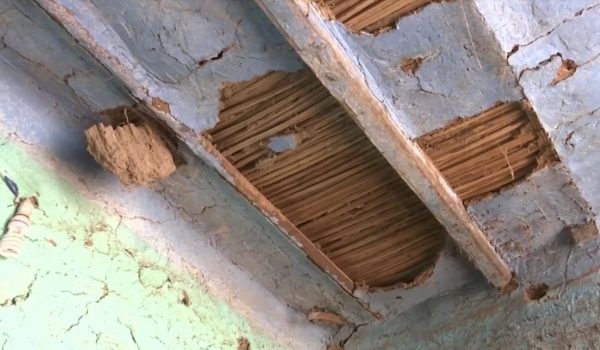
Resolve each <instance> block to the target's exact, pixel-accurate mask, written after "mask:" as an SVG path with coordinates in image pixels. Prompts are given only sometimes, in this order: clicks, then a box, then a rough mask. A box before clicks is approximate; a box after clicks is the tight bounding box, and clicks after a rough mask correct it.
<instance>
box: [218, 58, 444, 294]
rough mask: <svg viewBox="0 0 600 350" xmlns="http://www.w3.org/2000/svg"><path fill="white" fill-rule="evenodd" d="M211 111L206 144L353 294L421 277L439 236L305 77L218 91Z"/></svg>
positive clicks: (276, 76)
mask: <svg viewBox="0 0 600 350" xmlns="http://www.w3.org/2000/svg"><path fill="white" fill-rule="evenodd" d="M221 106H222V109H221V113H220V121H219V122H218V123H217V125H216V126H215V127H214V128H213V129H212V130H209V131H207V132H206V136H207V138H208V139H210V140H211V142H213V144H214V145H215V146H216V148H217V149H218V150H219V151H220V152H221V153H222V154H223V155H225V156H226V157H227V159H228V160H229V161H230V162H231V163H232V164H233V165H234V166H235V167H236V168H237V169H238V170H239V171H240V172H241V173H242V174H243V175H244V176H245V177H246V178H247V179H248V180H249V181H250V182H251V183H252V184H253V185H254V186H255V187H256V188H257V189H258V190H259V191H261V193H262V194H264V196H265V197H266V198H268V199H269V201H271V203H273V204H274V205H275V206H276V207H277V208H278V209H279V210H281V212H282V213H283V214H284V215H285V216H286V217H287V218H288V219H289V220H290V221H291V222H292V223H293V224H294V225H295V226H296V227H298V229H299V230H300V231H301V232H302V233H303V234H304V235H305V236H306V237H308V238H309V239H310V240H311V241H312V242H314V243H315V244H316V245H317V246H318V247H319V249H321V251H322V252H323V253H325V254H326V255H327V257H328V258H329V259H330V260H332V261H333V263H334V264H335V265H336V266H338V267H339V268H340V269H341V270H342V271H343V272H344V273H345V274H346V275H348V276H349V277H350V278H351V279H352V280H353V281H354V282H355V284H356V285H366V286H369V287H374V288H377V287H389V286H394V285H398V284H400V283H409V282H411V281H413V280H414V279H415V278H416V277H418V276H420V275H422V273H423V272H424V271H427V270H428V269H429V268H431V266H432V265H433V264H434V262H435V260H436V259H437V256H438V253H439V251H440V249H441V248H442V246H443V243H444V240H445V237H446V235H445V230H444V228H443V227H442V226H441V225H440V224H439V223H438V222H437V220H436V219H435V218H434V217H433V215H432V214H431V213H430V212H429V210H428V209H427V208H426V207H425V205H424V204H423V203H422V202H421V201H420V200H419V198H418V197H417V196H416V195H415V194H414V193H413V192H412V191H411V190H410V189H409V188H408V186H407V185H406V184H405V183H404V182H403V181H402V179H401V178H400V177H399V176H398V174H397V173H396V172H395V170H394V169H393V168H392V167H391V166H390V165H389V164H388V163H387V161H386V160H385V159H384V158H383V156H382V155H381V154H380V153H379V152H378V151H377V149H376V148H375V147H374V146H373V145H372V144H371V143H370V141H369V140H368V139H367V137H366V136H365V135H364V134H363V132H362V131H361V130H360V129H359V128H358V126H357V125H356V124H355V123H354V121H353V120H352V118H351V117H350V116H349V115H348V114H347V112H346V111H345V110H344V108H342V106H341V105H340V104H339V103H338V101H337V100H336V99H335V98H333V97H332V96H331V95H330V94H329V92H328V91H327V90H326V89H325V88H324V87H323V86H322V85H321V83H320V82H319V81H318V79H317V78H316V77H315V76H314V75H313V73H312V72H311V71H309V70H305V71H301V72H297V73H283V72H273V73H270V74H267V75H265V76H262V77H259V78H256V79H254V80H252V81H248V82H242V83H236V84H228V85H227V86H225V87H224V88H223V89H222V101H221ZM282 135H285V136H284V137H289V136H290V135H294V137H298V135H302V137H301V142H300V140H298V139H296V143H295V144H294V147H283V148H279V146H281V145H280V144H278V145H277V147H275V148H276V149H274V147H273V145H274V144H275V143H276V142H274V141H278V142H279V141H282V142H281V143H284V142H283V140H282V139H281V138H280V137H282ZM287 141H289V140H287ZM278 151H281V152H278Z"/></svg>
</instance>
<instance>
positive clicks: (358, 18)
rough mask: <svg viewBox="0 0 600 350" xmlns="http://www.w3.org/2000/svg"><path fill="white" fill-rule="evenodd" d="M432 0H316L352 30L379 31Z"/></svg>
mask: <svg viewBox="0 0 600 350" xmlns="http://www.w3.org/2000/svg"><path fill="white" fill-rule="evenodd" d="M431 2H432V0H317V3H319V4H321V6H323V7H325V10H326V11H328V12H329V13H331V14H332V15H333V16H334V17H335V18H336V19H337V20H339V21H340V22H342V23H344V24H345V25H346V26H347V27H348V28H349V29H350V30H352V31H354V32H370V33H379V32H381V31H384V30H386V29H387V28H389V27H391V26H393V25H394V23H395V22H396V20H398V18H400V17H402V16H405V15H407V14H409V13H411V12H413V11H415V10H417V9H419V8H421V7H423V6H425V5H427V4H429V3H431Z"/></svg>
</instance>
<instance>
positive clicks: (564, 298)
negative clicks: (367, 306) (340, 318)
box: [345, 271, 600, 350]
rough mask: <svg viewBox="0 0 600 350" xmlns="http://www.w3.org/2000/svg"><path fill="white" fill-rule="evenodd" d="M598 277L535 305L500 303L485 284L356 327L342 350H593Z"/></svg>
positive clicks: (597, 336) (599, 343) (519, 297)
mask: <svg viewBox="0 0 600 350" xmlns="http://www.w3.org/2000/svg"><path fill="white" fill-rule="evenodd" d="M598 283H600V275H599V274H598V272H597V271H594V272H593V273H592V274H591V275H590V276H588V277H585V278H583V279H580V280H577V281H573V282H571V283H570V284H569V285H568V286H566V287H565V288H562V287H558V288H554V289H550V290H549V291H548V292H547V295H546V296H544V297H543V298H541V299H540V300H539V301H527V300H525V299H524V297H523V294H522V293H517V292H515V293H513V294H512V295H511V296H510V297H508V296H505V297H499V296H498V293H497V291H495V290H492V289H490V288H489V287H487V286H486V283H485V281H480V282H479V283H473V284H471V285H469V286H467V287H465V288H462V289H459V290H456V291H455V292H453V293H452V294H450V295H446V296H443V297H440V298H435V299H432V300H429V301H427V302H425V303H423V304H421V305H419V306H417V307H415V308H413V309H412V310H411V312H410V313H406V314H403V315H401V316H399V317H396V318H395V319H391V320H389V321H386V322H384V323H374V324H372V325H369V326H364V327H360V328H359V329H358V330H357V331H356V332H355V333H354V335H353V336H352V337H351V338H350V339H349V340H348V341H347V342H346V346H345V349H346V350H362V349H378V350H388V349H389V350H392V349H394V350H395V349H428V350H429V349H524V350H525V349H597V348H599V347H600V332H599V329H598V314H599V313H600V306H599V305H600V303H598V299H599V298H600V293H599V291H598V287H597V285H598Z"/></svg>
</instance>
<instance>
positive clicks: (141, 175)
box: [85, 122, 176, 185]
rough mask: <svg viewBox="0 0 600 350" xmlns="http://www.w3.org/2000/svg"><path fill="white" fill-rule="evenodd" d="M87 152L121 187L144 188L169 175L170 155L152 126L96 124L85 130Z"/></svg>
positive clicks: (172, 167)
mask: <svg viewBox="0 0 600 350" xmlns="http://www.w3.org/2000/svg"><path fill="white" fill-rule="evenodd" d="M85 136H86V139H87V143H88V147H87V149H88V152H90V154H91V155H92V156H93V157H94V159H96V161H97V162H98V163H99V164H100V165H102V167H104V168H105V169H106V170H108V171H110V172H111V173H113V174H115V175H116V176H117V177H118V178H119V180H120V181H121V182H122V183H123V184H124V185H131V184H139V185H146V184H148V183H150V182H152V181H155V180H160V179H164V178H166V177H168V176H169V175H171V174H172V173H173V172H174V171H175V169H176V166H175V161H174V160H173V155H172V154H171V151H170V149H169V146H168V145H167V142H165V139H164V138H163V137H162V135H161V133H160V132H159V131H158V130H157V129H156V128H155V127H154V126H152V125H151V124H149V123H147V122H141V123H140V124H134V123H131V122H129V123H125V124H120V125H117V126H111V125H108V126H107V125H103V124H102V123H100V124H96V125H94V126H92V127H91V128H89V129H87V130H86V131H85Z"/></svg>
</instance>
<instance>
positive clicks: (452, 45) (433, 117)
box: [347, 1, 522, 137]
mask: <svg viewBox="0 0 600 350" xmlns="http://www.w3.org/2000/svg"><path fill="white" fill-rule="evenodd" d="M463 11H464V13H463ZM348 36H349V38H348V39H347V41H348V42H350V44H349V45H350V47H351V48H352V49H355V50H356V51H357V52H359V53H361V55H360V56H358V60H359V62H361V65H362V66H364V67H366V69H367V70H368V71H369V73H370V74H372V75H373V78H374V81H376V82H377V84H378V85H379V88H380V89H381V92H382V94H383V97H384V98H385V99H388V100H389V101H391V103H392V106H393V107H394V108H395V110H396V111H397V116H398V122H399V123H400V124H404V125H405V126H406V128H407V129H408V130H409V131H410V132H411V136H412V137H418V136H420V135H423V134H425V133H427V132H430V131H432V130H435V129H438V128H441V127H443V126H445V125H447V124H448V123H449V122H451V121H453V120H454V119H456V118H459V117H469V116H472V115H475V114H477V113H479V112H481V111H483V110H485V109H487V108H490V107H492V106H494V105H495V104H496V103H497V102H500V101H514V100H519V99H521V96H522V94H521V92H520V91H519V89H518V87H517V85H516V82H515V79H514V76H513V75H512V74H511V72H510V67H509V66H508V65H507V63H506V60H505V59H504V57H503V55H502V53H501V52H500V50H499V49H498V46H497V43H496V42H495V40H494V37H493V35H492V33H491V32H490V31H489V30H488V29H487V28H486V27H485V24H484V22H483V19H482V18H481V16H479V14H478V13H477V10H476V9H475V7H474V6H473V4H472V2H470V1H464V2H459V1H454V2H449V3H441V4H439V3H434V4H431V5H428V6H426V7H425V8H423V9H422V10H421V11H419V12H417V13H416V14H414V15H411V16H408V17H404V18H401V19H400V20H399V21H398V22H397V24H396V27H395V28H394V29H392V30H390V31H388V32H386V33H384V34H381V35H378V36H372V35H355V34H348ZM409 59H418V61H420V63H419V64H418V67H416V68H411V69H407V68H406V66H405V65H406V62H407V60H409ZM413 71H414V73H413Z"/></svg>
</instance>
